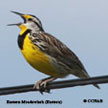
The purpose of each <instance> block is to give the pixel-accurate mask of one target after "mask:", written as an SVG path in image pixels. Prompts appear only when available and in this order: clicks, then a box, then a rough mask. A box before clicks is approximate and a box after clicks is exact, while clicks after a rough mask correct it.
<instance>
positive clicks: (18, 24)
mask: <svg viewBox="0 0 108 108" xmlns="http://www.w3.org/2000/svg"><path fill="white" fill-rule="evenodd" d="M21 24H22V23H17V24H8V25H7V26H20V25H21Z"/></svg>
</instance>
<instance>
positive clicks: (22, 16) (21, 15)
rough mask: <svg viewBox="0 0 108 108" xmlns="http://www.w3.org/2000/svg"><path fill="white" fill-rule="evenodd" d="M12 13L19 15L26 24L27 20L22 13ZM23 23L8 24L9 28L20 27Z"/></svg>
mask: <svg viewBox="0 0 108 108" xmlns="http://www.w3.org/2000/svg"><path fill="white" fill-rule="evenodd" d="M11 12H12V13H14V14H16V15H19V16H20V17H21V18H22V19H23V20H24V23H25V18H24V14H22V13H19V12H15V11H11ZM21 24H22V23H17V24H8V25H7V26H20V25H21Z"/></svg>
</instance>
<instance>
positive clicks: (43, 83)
mask: <svg viewBox="0 0 108 108" xmlns="http://www.w3.org/2000/svg"><path fill="white" fill-rule="evenodd" d="M55 79H56V78H54V77H49V78H46V79H43V80H39V81H38V82H37V83H36V84H35V85H34V87H33V89H38V90H39V92H40V93H41V94H43V92H46V93H50V89H48V88H47V83H48V82H51V81H53V80H55Z"/></svg>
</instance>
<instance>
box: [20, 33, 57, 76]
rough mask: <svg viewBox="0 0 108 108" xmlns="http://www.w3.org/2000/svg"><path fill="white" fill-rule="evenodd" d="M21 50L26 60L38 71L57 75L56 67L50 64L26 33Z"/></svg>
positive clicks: (48, 59)
mask: <svg viewBox="0 0 108 108" xmlns="http://www.w3.org/2000/svg"><path fill="white" fill-rule="evenodd" d="M21 52H22V54H23V55H24V57H25V59H26V60H27V62H28V63H29V64H30V65H31V66H32V67H34V68H35V69H37V70H38V71H40V72H43V73H45V74H48V75H51V76H58V75H57V72H56V69H55V68H54V67H53V66H52V64H51V60H50V58H49V57H48V56H47V55H46V54H44V53H43V52H42V51H40V50H39V48H38V47H37V46H35V45H34V44H33V43H32V42H31V40H30V39H29V37H28V35H27V36H26V37H25V39H24V44H23V49H22V50H21Z"/></svg>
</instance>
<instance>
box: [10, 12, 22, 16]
mask: <svg viewBox="0 0 108 108" xmlns="http://www.w3.org/2000/svg"><path fill="white" fill-rule="evenodd" d="M11 12H12V13H14V14H16V15H19V16H21V17H23V15H24V14H22V13H19V12H15V11H11Z"/></svg>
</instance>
